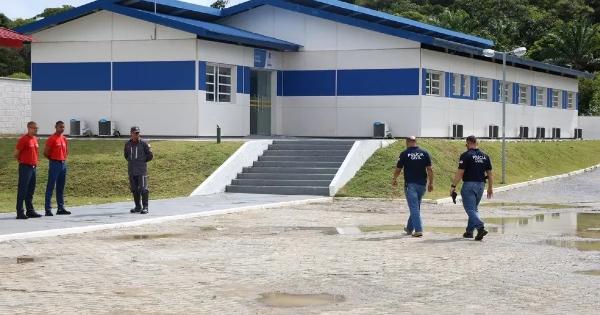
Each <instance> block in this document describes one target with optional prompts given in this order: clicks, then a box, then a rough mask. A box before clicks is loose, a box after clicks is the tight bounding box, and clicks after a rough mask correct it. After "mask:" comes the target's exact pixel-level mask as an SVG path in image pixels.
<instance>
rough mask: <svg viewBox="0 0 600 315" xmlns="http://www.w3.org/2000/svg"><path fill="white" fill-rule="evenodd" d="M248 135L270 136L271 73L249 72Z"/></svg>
mask: <svg viewBox="0 0 600 315" xmlns="http://www.w3.org/2000/svg"><path fill="white" fill-rule="evenodd" d="M250 134H251V135H261V136H270V135H271V72H269V71H257V70H252V71H250Z"/></svg>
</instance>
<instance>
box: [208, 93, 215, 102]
mask: <svg viewBox="0 0 600 315" xmlns="http://www.w3.org/2000/svg"><path fill="white" fill-rule="evenodd" d="M206 100H207V101H208V102H214V101H215V95H214V94H211V93H206Z"/></svg>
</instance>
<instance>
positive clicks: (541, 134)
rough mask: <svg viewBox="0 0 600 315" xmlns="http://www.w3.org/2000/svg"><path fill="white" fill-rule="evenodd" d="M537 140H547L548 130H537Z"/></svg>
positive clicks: (540, 128)
mask: <svg viewBox="0 0 600 315" xmlns="http://www.w3.org/2000/svg"><path fill="white" fill-rule="evenodd" d="M535 138H536V139H544V138H546V128H544V127H537V128H535Z"/></svg>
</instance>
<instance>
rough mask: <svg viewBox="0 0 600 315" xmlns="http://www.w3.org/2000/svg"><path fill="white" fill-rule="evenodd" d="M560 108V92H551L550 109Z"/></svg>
mask: <svg viewBox="0 0 600 315" xmlns="http://www.w3.org/2000/svg"><path fill="white" fill-rule="evenodd" d="M559 106H560V90H552V107H559Z"/></svg>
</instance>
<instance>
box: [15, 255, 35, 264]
mask: <svg viewBox="0 0 600 315" xmlns="http://www.w3.org/2000/svg"><path fill="white" fill-rule="evenodd" d="M34 261H35V258H33V257H29V256H21V257H17V264H27V263H32V262H34Z"/></svg>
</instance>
